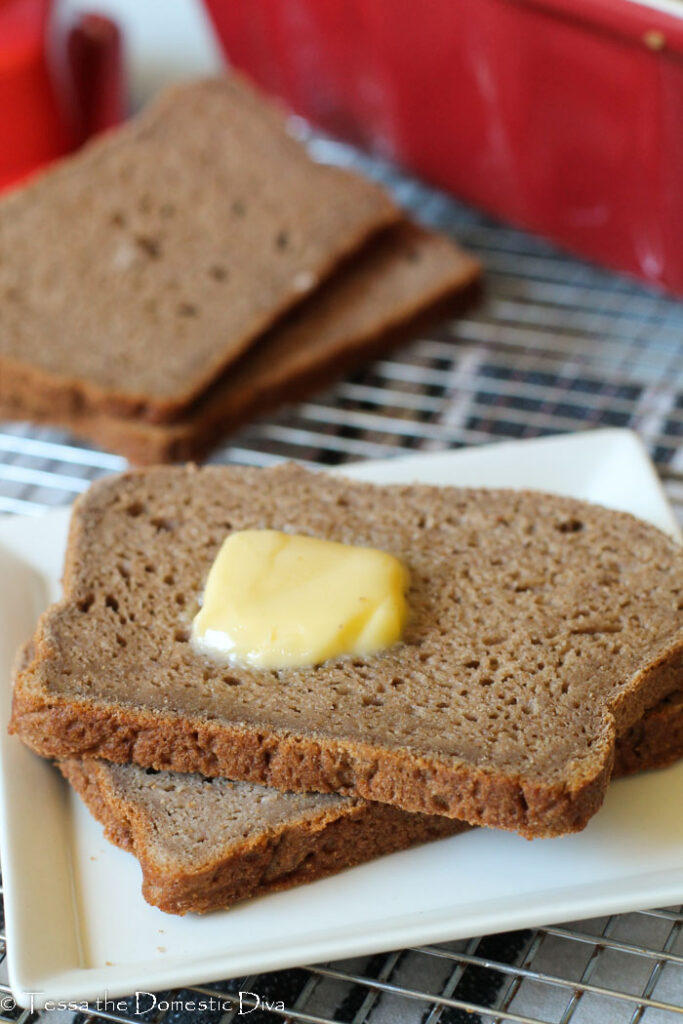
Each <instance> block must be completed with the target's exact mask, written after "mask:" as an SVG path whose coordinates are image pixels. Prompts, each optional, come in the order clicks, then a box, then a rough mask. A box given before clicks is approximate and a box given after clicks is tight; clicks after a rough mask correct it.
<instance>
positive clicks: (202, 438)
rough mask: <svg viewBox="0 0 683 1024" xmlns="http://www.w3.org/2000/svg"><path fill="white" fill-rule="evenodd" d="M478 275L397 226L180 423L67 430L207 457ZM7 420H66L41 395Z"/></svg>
mask: <svg viewBox="0 0 683 1024" xmlns="http://www.w3.org/2000/svg"><path fill="white" fill-rule="evenodd" d="M478 275H479V265H478V263H477V262H476V260H474V259H472V258H471V257H470V256H469V255H467V254H466V253H464V252H463V251H462V250H461V249H459V248H458V246H456V245H454V244H453V243H452V242H450V241H449V240H448V239H446V238H444V237H443V236H440V235H436V234H434V233H432V232H428V231H425V230H423V229H421V228H418V227H417V226H416V225H414V224H409V223H403V224H400V225H397V226H396V227H394V228H391V229H389V230H388V231H386V232H383V233H382V235H381V236H380V237H379V238H377V239H375V240H373V241H372V242H370V243H369V244H368V245H366V246H365V247H364V249H363V250H362V251H361V252H360V253H358V254H357V255H356V256H355V257H354V259H353V260H350V261H348V262H347V263H346V264H345V265H344V267H343V268H342V269H340V270H339V271H337V273H335V274H334V275H333V276H332V278H331V279H330V280H329V282H327V283H326V284H325V285H323V286H322V287H321V288H319V289H318V291H316V292H315V293H314V294H313V295H312V296H311V297H310V298H309V299H307V300H306V301H305V302H303V303H301V304H300V305H299V306H298V307H297V309H296V310H294V312H293V313H292V314H291V315H290V316H289V317H288V318H287V319H286V320H284V321H282V322H278V324H276V325H275V327H273V328H272V329H271V331H270V332H268V334H267V335H266V336H265V337H264V338H263V339H262V340H260V341H258V342H257V343H256V344H255V345H254V346H253V347H252V348H250V350H249V351H248V352H247V353H246V354H245V355H244V356H243V357H242V358H241V359H240V360H239V361H238V362H237V363H235V364H234V365H233V366H231V367H229V368H228V370H227V371H226V372H225V373H224V374H223V375H222V377H221V378H220V380H219V381H218V382H217V383H216V384H215V385H214V386H213V387H212V388H210V389H209V391H208V392H207V393H206V394H204V395H202V397H201V398H200V399H199V400H198V402H196V403H195V404H194V405H193V407H192V408H191V409H190V410H188V412H186V413H185V414H184V416H183V417H182V418H181V419H179V420H177V421H176V422H174V423H168V424H153V423H149V422H144V421H140V420H134V419H130V418H124V417H115V416H107V415H101V414H96V413H93V412H88V411H84V412H81V413H72V414H71V415H69V416H67V417H62V418H61V422H62V424H63V425H64V426H66V427H67V428H68V429H70V430H72V431H73V432H74V433H76V434H78V435H79V436H81V437H85V438H86V439H87V440H90V441H94V442H96V443H98V444H102V445H104V446H105V447H107V448H110V449H111V450H112V451H117V452H120V453H121V454H123V455H126V456H127V457H128V458H129V459H130V460H131V461H132V462H136V463H139V464H153V463H158V462H173V461H183V460H186V459H197V458H200V457H201V456H203V455H204V454H205V453H206V451H207V450H208V449H209V448H210V447H211V446H212V444H214V443H215V442H216V440H217V439H218V438H219V437H220V436H221V435H222V434H225V433H226V432H228V431H231V430H234V429H235V428H237V427H238V426H240V425H242V424H243V423H245V422H246V421H248V420H249V419H250V418H252V417H254V416H256V415H259V414H261V413H263V412H265V411H266V410H267V409H270V408H272V407H273V406H275V405H277V404H278V403H280V402H283V401H292V400H294V399H297V398H300V397H302V395H304V394H306V393H307V392H309V391H311V390H313V389H316V388H319V387H321V386H322V385H323V384H325V383H328V382H329V381H330V380H332V379H333V378H334V377H335V376H337V375H338V374H340V373H341V372H342V371H343V370H347V369H349V368H350V367H351V366H353V365H357V364H358V363H360V362H364V361H366V360H368V359H370V358H371V357H372V356H374V355H376V354H377V353H378V352H380V351H384V350H385V349H387V348H388V347H390V346H391V345H393V344H396V343H398V342H400V341H402V340H404V339H405V332H407V330H409V329H410V328H411V327H414V325H415V318H416V317H417V316H418V315H424V314H425V313H426V312H427V311H430V310H434V309H435V306H437V305H438V306H439V307H441V306H442V304H443V302H444V300H454V299H456V297H459V296H461V295H462V294H463V292H464V291H465V290H466V289H467V288H468V287H469V286H470V285H472V284H473V283H474V281H475V280H476V279H477V277H478ZM1 416H6V417H9V418H13V419H33V420H34V421H36V420H38V421H40V422H45V423H58V424H59V422H60V417H59V416H58V415H56V414H55V409H54V407H53V403H52V401H51V400H50V398H49V396H46V395H45V394H44V393H42V392H41V391H36V392H35V394H33V395H29V394H28V393H25V394H23V395H19V396H13V397H8V396H7V397H6V398H5V400H4V401H3V400H2V396H0V417H1Z"/></svg>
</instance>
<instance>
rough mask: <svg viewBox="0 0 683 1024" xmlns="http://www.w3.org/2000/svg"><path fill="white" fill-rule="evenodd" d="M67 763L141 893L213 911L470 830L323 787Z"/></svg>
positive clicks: (174, 907) (87, 761)
mask: <svg viewBox="0 0 683 1024" xmlns="http://www.w3.org/2000/svg"><path fill="white" fill-rule="evenodd" d="M59 767H60V769H61V771H62V773H63V774H64V775H65V777H66V778H67V779H68V780H69V782H70V783H71V785H72V786H73V787H74V789H75V790H76V792H77V793H79V794H80V796H81V797H82V798H83V800H84V802H85V803H86V805H87V806H88V808H89V809H90V811H91V812H92V814H93V815H94V816H95V817H96V818H97V820H98V821H100V822H101V823H102V824H103V825H104V826H105V833H106V835H107V838H108V839H109V840H111V842H113V843H116V845H117V846H121V847H123V849H124V850H128V851H130V852H131V853H133V854H135V856H136V857H137V859H138V860H139V861H140V866H141V868H142V894H143V896H144V898H145V899H146V900H147V902H148V903H152V904H153V905H154V906H157V907H160V909H161V910H165V911H166V912H167V913H169V914H185V913H188V912H190V911H191V912H194V913H199V914H202V913H205V912H206V911H209V910H218V909H221V908H225V907H229V906H231V904H233V903H235V902H237V900H241V899H245V898H246V897H248V896H259V895H261V894H263V893H266V892H273V891H275V890H277V889H289V888H290V887H292V886H295V885H302V884H303V883H305V882H312V881H313V880H314V879H316V878H322V877H324V876H325V875H331V874H334V873H335V872H337V871H341V870H342V869H343V868H346V867H351V866H353V865H354V864H361V863H363V862H364V861H367V860H371V859H372V858H373V857H379V856H381V855H382V854H385V853H393V852H394V851H396V850H404V849H407V848H408V847H409V846H415V845H416V844H418V843H424V842H428V841H429V840H432V839H440V838H443V837H444V836H451V835H456V834H457V833H459V832H464V831H466V829H467V828H468V826H467V825H465V824H464V823H463V822H460V821H454V820H453V819H451V818H444V817H442V816H441V815H428V814H406V812H405V811H400V810H398V809H397V808H395V807H390V806H389V805H388V804H378V803H368V802H366V801H363V800H354V799H353V798H351V797H341V796H337V795H326V794H322V793H302V794H297V793H281V792H280V791H279V790H276V789H268V788H266V787H265V786H257V785H254V784H253V783H249V782H229V781H228V780H227V779H213V780H211V779H207V778H205V777H204V776H201V775H196V774H181V773H180V772H167V771H164V772H159V773H158V774H153V775H150V774H148V771H146V770H145V769H144V768H140V767H139V766H137V765H131V764H121V765H117V764H112V763H111V762H109V761H103V760H101V759H99V758H84V759H83V760H79V759H76V758H70V759H67V760H64V761H60V762H59Z"/></svg>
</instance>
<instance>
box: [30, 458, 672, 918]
mask: <svg viewBox="0 0 683 1024" xmlns="http://www.w3.org/2000/svg"><path fill="white" fill-rule="evenodd" d="M265 527H267V528H275V529H284V530H287V531H289V532H296V533H303V534H308V535H312V536H317V537H322V538H326V539H332V540H337V541H341V542H345V543H354V544H362V545H368V546H372V547H379V548H381V549H383V550H387V551H389V552H391V553H392V554H394V555H396V556H397V557H399V558H400V559H401V561H402V562H403V563H404V565H405V566H406V568H407V569H408V572H409V575H410V589H409V591H408V595H407V597H408V605H409V609H410V615H409V619H408V625H407V627H406V631H405V634H404V636H403V638H402V640H401V642H400V643H398V644H396V645H394V646H393V647H390V648H389V649H387V650H385V651H382V652H380V653H378V654H375V655H372V656H367V657H364V658H358V657H353V658H350V657H343V658H338V659H333V660H331V661H329V662H326V663H325V664H323V665H319V666H311V667H310V668H302V669H286V670H280V671H263V670H255V669H250V668H244V667H240V666H237V665H234V664H226V663H221V662H219V661H214V660H212V659H209V658H207V657H206V656H205V655H203V654H201V653H199V652H197V651H196V650H195V649H194V647H193V645H192V643H191V639H190V627H191V622H192V618H193V616H194V614H195V612H196V610H197V608H198V606H199V602H200V600H201V595H202V591H203V587H204V584H205V582H206V576H207V574H208V571H209V568H210V566H211V564H212V561H213V559H214V557H215V555H216V552H217V550H218V548H219V547H220V545H221V543H222V541H223V540H224V538H225V536H226V535H227V534H229V533H230V532H231V531H234V530H239V529H254V528H257V529H258V528H265ZM682 583H683V554H682V553H681V550H680V548H679V547H678V545H676V544H675V543H674V542H673V541H671V540H670V539H668V538H667V537H666V536H664V535H663V534H662V533H660V532H659V531H658V530H657V529H655V528H654V527H652V526H649V525H647V524H645V523H642V522H640V521H638V520H636V519H634V518H633V517H631V516H628V515H626V514H623V513H618V512H613V511H609V510H607V509H603V508H599V507H597V506H591V505H588V504H586V503H584V502H579V501H574V500H571V499H567V498H559V497H555V496H550V495H542V494H535V493H529V492H515V491H486V490H466V489H464V490H463V489H457V488H449V487H444V488H437V487H426V486H418V485H414V486H389V487H377V486H373V485H370V484H365V483H358V482H353V481H350V480H345V479H344V478H342V477H332V476H328V475H325V474H320V473H311V472H308V471H306V470H303V469H300V468H298V467H295V466H289V465H287V466H281V467H277V468H274V469H269V470H254V469H245V468H235V467H220V468H218V467H210V468H205V469H196V468H194V467H186V468H163V467H159V468H155V469H149V470H145V471H140V472H137V473H128V474H124V475H122V476H119V477H116V478H112V479H110V480H107V481H103V482H100V483H98V484H96V485H94V486H93V487H92V488H91V490H90V491H89V492H88V493H87V494H86V495H85V496H84V497H82V498H81V499H79V502H78V503H77V505H76V507H75V510H74V515H73V519H72V526H71V532H70V539H69V545H68V551H67V558H66V564H65V571H64V596H63V599H62V600H61V601H60V602H58V603H57V604H56V605H54V606H53V607H52V608H50V609H49V610H48V611H47V612H46V613H45V614H44V615H43V616H42V617H41V619H40V621H39V623H38V627H37V629H36V633H35V635H34V637H33V639H32V641H31V644H30V646H29V647H28V648H27V650H26V652H25V654H24V656H23V657H22V660H21V662H20V663H19V665H18V667H17V672H16V679H15V692H14V706H13V715H12V722H11V731H13V732H15V733H18V735H19V736H20V737H21V738H22V740H23V741H24V742H25V743H27V744H28V745H29V746H30V747H31V748H32V749H33V750H35V751H36V752H38V753H39V754H41V755H43V756H47V757H54V758H57V759H59V763H60V767H61V768H62V771H63V772H64V774H65V775H66V776H67V777H68V778H69V779H70V780H71V781H72V783H73V784H74V786H75V787H76V788H77V789H78V791H79V792H80V793H81V794H82V795H83V797H84V799H85V800H86V802H87V803H88V805H89V806H90V807H91V809H92V810H93V812H94V814H95V815H96V816H97V817H98V818H100V820H102V821H103V822H104V823H105V827H106V830H107V834H108V835H109V836H110V838H112V839H113V841H114V842H117V843H119V844H120V845H122V846H124V847H125V848H127V849H131V850H133V851H134V852H135V853H136V855H137V856H138V857H139V859H140V861H141V864H142V867H143V874H144V891H145V895H146V897H147V898H148V899H149V900H150V901H152V902H154V903H156V904H157V905H159V906H161V907H163V908H164V909H166V910H169V911H172V912H179V913H182V912H185V911H187V910H198V911H205V910H208V909H212V908H214V907H218V906H224V905H226V904H227V903H229V902H232V901H233V900H235V899H238V898H240V897H241V896H245V895H249V894H252V893H255V892H262V891H267V889H270V888H277V887H284V886H285V885H292V884H295V883H296V882H299V881H303V880H306V879H308V878H313V877H318V876H319V875H321V874H324V873H328V872H329V871H332V870H336V869H338V868H340V867H342V866H345V865H347V864H350V863H356V862H358V861H359V860H363V859H367V857H369V856H374V855H377V854H379V853H382V852H388V851H389V850H392V849H398V848H401V847H403V846H407V845H409V844H410V843H412V842H417V841H421V840H425V839H428V838H436V837H440V836H445V835H451V834H455V833H456V832H458V831H462V829H463V828H464V827H466V826H465V824H464V823H465V822H466V823H467V824H474V825H489V826H496V827H499V828H504V829H512V830H515V831H517V832H520V833H521V834H523V835H525V836H528V837H536V836H553V835H560V834H564V833H567V832H572V831H576V830H578V829H580V828H582V827H584V826H585V824H586V823H587V822H588V820H589V819H590V817H591V816H592V815H593V814H594V813H595V812H596V811H597V810H598V809H599V807H600V804H601V802H602V799H603V796H604V793H605V789H606V787H607V784H608V782H609V780H610V778H611V777H612V776H613V774H614V773H615V772H616V773H620V774H621V773H626V772H629V771H634V770H640V769H642V768H650V767H656V766H661V765H664V764H667V763H670V762H671V761H673V760H675V759H676V758H678V757H679V756H681V754H682V753H683V703H682V698H681V690H682V689H683V687H682V685H681V668H682V663H683V622H682V616H681V605H682V601H681V592H682ZM212 779H213V780H220V781H214V782H211V781H210V780H212ZM227 779H230V780H239V781H238V782H233V781H231V782H228V781H226V780H227ZM264 787H271V788H270V789H268V788H264ZM276 791H277V792H276ZM313 793H315V794H316V795H311V794H313ZM221 808H222V810H221Z"/></svg>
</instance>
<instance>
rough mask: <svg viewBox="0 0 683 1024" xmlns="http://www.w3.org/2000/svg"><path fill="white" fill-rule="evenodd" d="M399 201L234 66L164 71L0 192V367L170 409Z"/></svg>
mask: <svg viewBox="0 0 683 1024" xmlns="http://www.w3.org/2000/svg"><path fill="white" fill-rule="evenodd" d="M400 217H401V214H400V211H399V210H398V208H397V207H396V206H395V205H394V203H393V202H392V201H391V200H390V199H389V197H388V196H387V195H386V193H385V192H383V191H382V190H381V189H380V188H378V187H377V186H376V185H374V184H373V183H371V182H370V181H367V180H365V179H363V178H362V177H360V176H358V175H356V174H353V173H351V172H349V171H346V170H343V169H341V168H338V167H330V166H325V165H322V164H319V163H315V162H314V161H313V160H312V159H311V157H310V156H309V154H308V152H307V150H306V148H305V147H304V146H303V145H302V144H301V143H300V142H298V141H297V140H295V139H294V138H293V137H292V136H291V134H290V133H289V131H288V128H287V124H286V121H285V118H284V117H283V116H282V115H281V113H280V112H279V110H278V109H277V108H276V107H275V106H273V105H272V104H271V103H270V102H269V101H267V100H266V99H265V98H264V97H262V96H260V95H259V94H258V93H257V92H256V90H255V89H253V88H252V87H251V86H250V85H248V83H247V82H246V80H244V79H242V78H241V77H239V76H238V75H231V76H230V77H225V78H217V79H212V80H207V81H200V82H191V83H188V84H183V85H179V86H175V87H173V88H172V89H170V90H168V91H167V92H166V93H164V95H163V96H161V97H160V98H158V99H157V100H155V101H154V102H153V103H152V104H151V105H150V106H149V107H148V108H147V109H145V110H144V111H143V112H142V114H140V116H139V117H137V118H135V119H134V120H132V121H130V122H128V123H127V124H125V125H124V126H122V127H121V128H119V129H116V130H115V131H112V132H110V133H108V134H106V135H105V136H103V137H101V138H98V139H97V140H95V141H94V142H92V143H91V144H89V145H88V146H86V147H85V148H84V149H83V150H81V151H80V152H79V153H77V154H76V155H75V156H73V157H70V158H68V159H67V160H64V161H62V162H61V163H59V164H58V165H56V166H55V167H53V168H51V169H50V170H49V171H47V172H46V173H44V174H42V175H40V176H39V177H37V178H36V179H34V180H33V181H31V182H30V183H29V184H28V185H27V186H26V187H24V188H22V189H18V190H16V191H15V192H13V193H11V194H10V195H8V196H6V197H4V198H3V199H2V201H1V202H0V293H1V294H2V303H1V304H0V328H1V329H0V384H1V390H2V394H3V395H6V396H10V397H11V396H13V395H14V396H16V395H18V396H25V397H27V398H29V399H30V397H31V395H33V394H35V393H36V392H37V393H39V394H40V395H42V396H43V398H44V400H45V401H49V402H50V403H51V406H52V414H53V416H55V417H57V416H59V417H65V416H69V415H73V414H78V415H81V414H83V412H84V411H85V410H89V411H91V412H97V413H98V414H104V413H109V414H114V415H120V416H131V415H135V416H140V417H142V418H144V419H148V420H150V421H153V422H161V421H166V420H169V419H173V418H176V417H177V416H179V415H180V413H181V411H182V410H183V409H186V408H187V407H188V406H189V405H190V403H191V402H192V401H193V400H194V399H195V398H196V397H197V396H199V395H200V394H201V393H202V392H203V391H204V390H205V389H206V388H207V387H208V386H209V384H211V383H212V382H213V381H214V380H215V379H216V377H217V376H218V375H219V373H220V372H221V371H222V370H223V369H225V367H226V366H228V365H229V364H230V363H232V362H234V360H235V359H237V358H238V356H240V355H241V354H242V353H243V352H244V351H245V350H246V349H247V348H248V347H249V345H250V344H251V343H252V341H253V340H254V339H255V338H256V337H257V336H259V335H260V334H261V333H262V332H263V331H264V330H265V329H267V328H268V327H269V326H270V325H271V324H272V323H274V322H275V320H277V319H278V318H279V317H280V316H281V315H282V314H283V313H284V312H285V311H286V310H288V309H290V308H291V307H293V306H294V305H295V304H296V303H297V302H299V301H300V300H301V299H302V298H304V297H305V296H306V295H308V294H310V293H311V292H312V291H313V290H314V289H315V288H317V287H318V285H319V284H320V282H321V281H322V280H323V279H324V278H326V277H327V276H328V275H329V274H330V273H331V272H332V271H333V270H334V268H335V267H336V266H337V265H338V264H339V263H340V262H341V261H343V260H344V259H345V258H346V257H347V256H349V255H350V254H351V253H353V252H355V251H356V250H358V249H359V248H360V247H361V246H362V245H363V244H364V243H365V242H366V240H367V239H368V238H370V237H371V236H372V235H373V234H375V233H376V232H378V231H380V230H381V229H383V228H385V227H388V226H389V225H391V224H394V223H396V222H397V221H398V220H399V219H400Z"/></svg>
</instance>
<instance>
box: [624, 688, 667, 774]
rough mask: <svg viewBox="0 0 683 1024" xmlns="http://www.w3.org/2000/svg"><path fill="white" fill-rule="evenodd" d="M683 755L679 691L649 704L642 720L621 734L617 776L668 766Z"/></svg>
mask: <svg viewBox="0 0 683 1024" xmlns="http://www.w3.org/2000/svg"><path fill="white" fill-rule="evenodd" d="M682 757H683V693H682V692H680V691H678V692H676V693H673V694H670V696H668V697H665V698H664V700H662V701H660V702H659V704H656V705H655V706H654V707H653V708H649V709H648V710H647V711H646V712H645V714H644V715H643V717H642V718H641V719H640V721H638V722H636V723H635V724H634V725H633V726H631V728H630V729H629V730H628V731H627V732H626V733H624V734H623V735H622V736H620V737H618V739H617V745H616V751H615V758H614V773H613V775H614V777H615V778H618V777H620V776H622V775H632V774H634V773H635V772H642V771H650V770H652V769H654V768H666V767H668V765H671V764H674V762H676V761H679V760H680V759H681V758H682Z"/></svg>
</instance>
